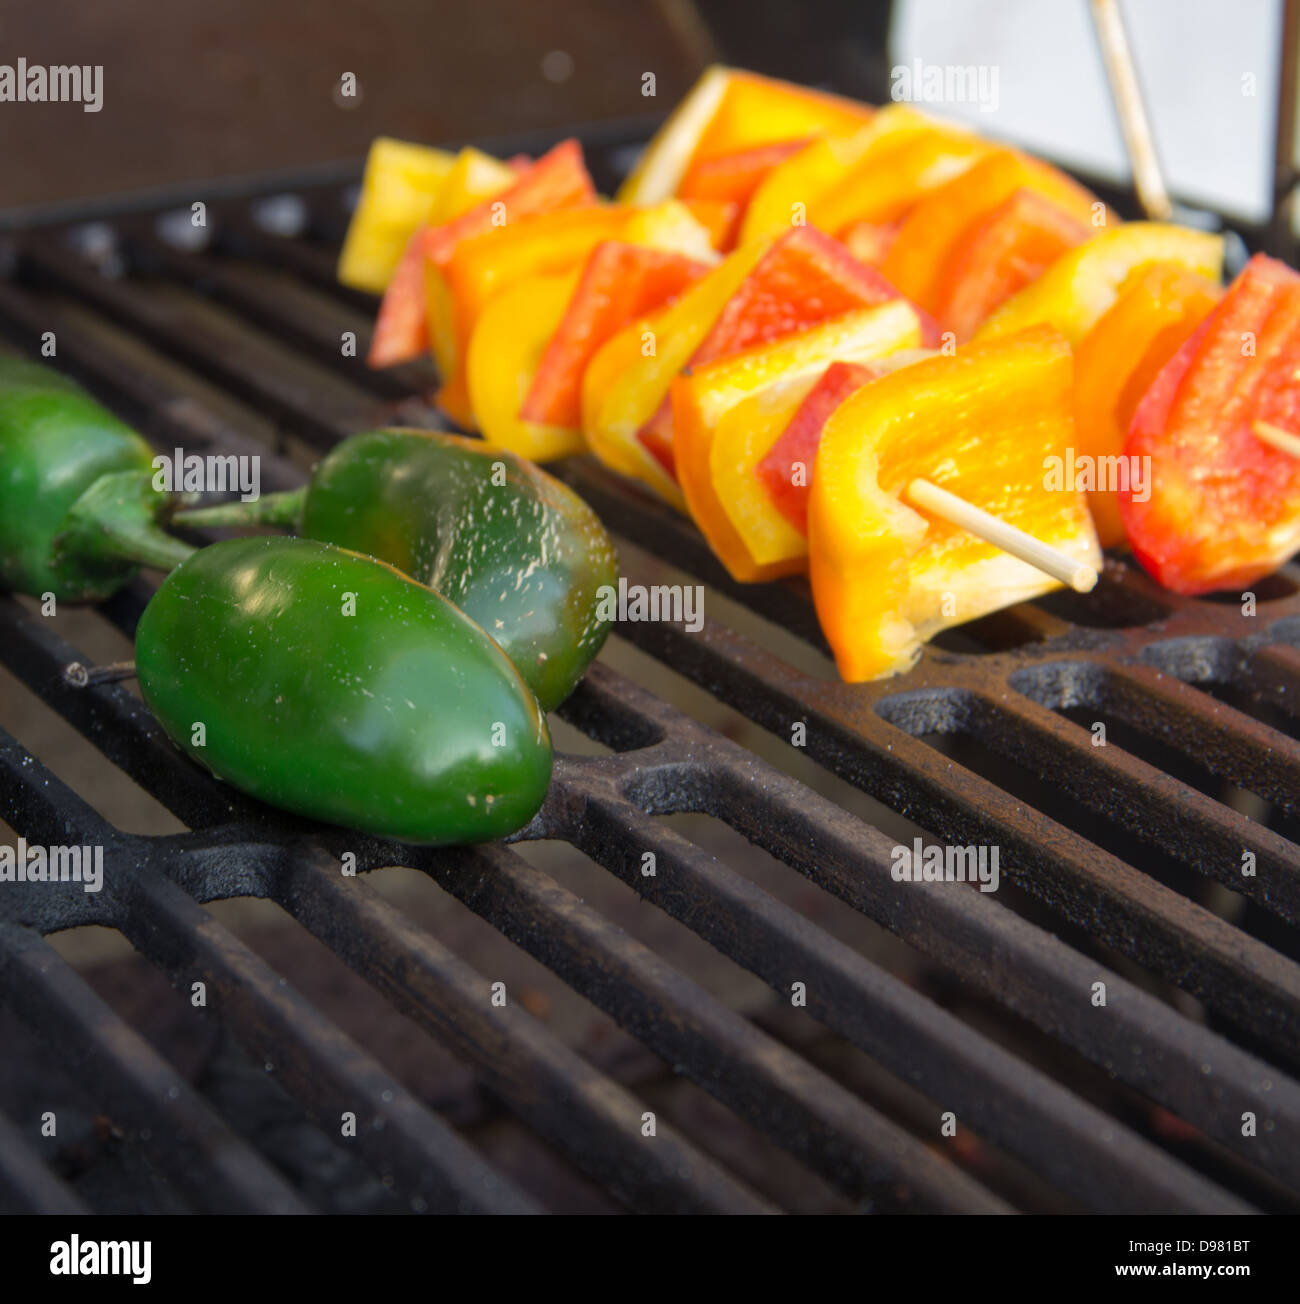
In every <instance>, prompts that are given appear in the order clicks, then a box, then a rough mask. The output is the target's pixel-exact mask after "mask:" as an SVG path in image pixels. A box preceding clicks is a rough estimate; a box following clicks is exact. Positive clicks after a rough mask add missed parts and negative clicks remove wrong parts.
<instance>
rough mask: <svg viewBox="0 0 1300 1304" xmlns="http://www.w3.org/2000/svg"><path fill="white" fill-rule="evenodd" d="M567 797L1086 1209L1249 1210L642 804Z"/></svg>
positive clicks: (629, 868)
mask: <svg viewBox="0 0 1300 1304" xmlns="http://www.w3.org/2000/svg"><path fill="white" fill-rule="evenodd" d="M568 796H569V800H570V801H571V802H572V804H573V805H574V807H575V809H580V810H581V820H582V827H581V829H576V828H575V829H573V830H571V831H570V832H571V834H572V839H573V842H574V844H575V845H577V846H579V847H580V848H581V849H582V850H583V851H585V852H586V853H587V854H588V855H590V856H592V857H593V859H597V860H598V861H600V863H602V864H604V865H605V867H606V868H607V869H610V870H612V871H613V872H614V873H616V874H618V876H619V877H620V878H622V879H623V880H624V881H625V882H627V883H628V884H629V885H630V886H632V887H634V888H635V889H636V890H637V891H638V892H640V893H641V895H642V896H644V897H645V898H646V899H647V900H649V901H652V902H653V903H654V904H655V905H657V906H659V907H660V908H661V909H663V910H666V911H667V912H668V913H669V914H671V915H672V916H673V917H674V918H676V919H679V920H681V921H682V922H683V923H686V924H688V925H689V926H690V927H691V928H693V929H694V930H695V931H696V932H698V933H699V934H700V935H701V936H702V937H704V938H705V939H706V940H707V941H709V942H711V943H712V944H713V945H714V946H716V947H717V948H718V949H719V950H720V951H722V952H723V953H724V954H725V955H728V956H730V957H731V958H732V959H733V960H736V961H737V962H738V963H740V964H743V965H744V966H745V967H746V968H747V969H749V970H751V971H752V972H754V973H756V974H758V975H759V976H760V977H762V978H763V979H764V980H765V981H766V982H768V983H769V985H770V986H771V987H772V989H773V990H774V991H776V992H778V993H779V994H781V995H783V996H785V997H788V996H789V993H790V990H791V984H792V983H794V982H803V983H805V984H806V989H807V1000H808V1009H809V1011H810V1013H811V1014H812V1015H813V1016H814V1017H815V1018H817V1019H818V1020H820V1021H821V1022H822V1023H823V1024H825V1025H826V1026H827V1027H828V1028H830V1029H831V1030H832V1031H834V1032H837V1033H839V1034H840V1035H841V1036H843V1037H845V1038H846V1039H847V1040H849V1041H850V1042H852V1043H853V1044H854V1045H855V1046H857V1047H858V1048H859V1049H860V1050H862V1051H864V1052H865V1053H866V1054H868V1055H870V1056H871V1057H872V1058H873V1059H876V1060H878V1061H879V1062H880V1063H881V1064H883V1065H884V1066H885V1067H886V1068H888V1069H889V1070H890V1071H891V1072H892V1073H894V1074H896V1075H897V1076H899V1077H901V1078H902V1079H904V1080H905V1081H907V1082H909V1083H910V1085H912V1086H915V1087H917V1088H918V1089H920V1090H922V1091H924V1092H925V1093H926V1094H927V1095H928V1096H929V1097H930V1098H931V1099H933V1100H936V1102H937V1103H939V1104H940V1105H941V1106H942V1107H944V1108H951V1109H953V1110H954V1112H956V1113H957V1115H958V1117H960V1118H962V1119H964V1120H966V1121H967V1122H968V1123H969V1124H970V1125H971V1127H973V1128H974V1129H975V1130H976V1131H977V1132H979V1133H980V1134H981V1135H982V1136H984V1137H986V1138H987V1139H988V1140H989V1141H991V1142H992V1143H993V1144H995V1145H997V1146H999V1147H1001V1148H1002V1149H1004V1150H1006V1151H1007V1152H1008V1153H1010V1154H1014V1155H1017V1156H1018V1157H1019V1158H1021V1159H1022V1160H1023V1161H1024V1162H1026V1163H1027V1164H1029V1165H1030V1166H1032V1167H1035V1168H1038V1169H1039V1170H1040V1171H1042V1172H1043V1174H1044V1176H1046V1177H1047V1178H1048V1179H1049V1180H1050V1181H1052V1182H1053V1183H1054V1184H1055V1185H1056V1186H1058V1187H1059V1188H1060V1189H1062V1190H1064V1191H1066V1192H1069V1193H1070V1194H1071V1195H1073V1196H1075V1197H1076V1198H1077V1199H1079V1200H1080V1201H1082V1202H1083V1203H1084V1204H1086V1205H1088V1206H1090V1207H1093V1208H1096V1209H1098V1210H1109V1211H1112V1212H1115V1211H1119V1210H1122V1209H1131V1210H1141V1209H1148V1210H1151V1209H1165V1210H1167V1209H1170V1208H1174V1207H1180V1208H1188V1209H1196V1210H1198V1211H1200V1212H1210V1211H1224V1210H1226V1209H1239V1208H1240V1205H1239V1203H1238V1202H1237V1201H1236V1200H1234V1199H1232V1198H1230V1197H1228V1196H1226V1195H1225V1194H1224V1193H1223V1192H1222V1191H1221V1190H1219V1189H1218V1188H1216V1187H1214V1186H1213V1185H1212V1184H1210V1183H1208V1182H1205V1181H1204V1180H1203V1179H1201V1178H1199V1177H1197V1176H1195V1175H1194V1174H1192V1173H1191V1172H1190V1171H1189V1170H1187V1169H1185V1168H1183V1167H1182V1165H1180V1164H1178V1163H1177V1162H1174V1161H1171V1160H1170V1159H1169V1158H1168V1156H1166V1155H1165V1154H1163V1153H1162V1152H1161V1151H1159V1150H1157V1149H1156V1148H1155V1147H1153V1146H1150V1145H1149V1144H1148V1143H1147V1142H1145V1141H1143V1140H1142V1139H1141V1138H1140V1137H1138V1136H1136V1135H1135V1134H1134V1133H1132V1132H1130V1131H1129V1130H1128V1129H1126V1128H1123V1127H1122V1126H1120V1125H1118V1124H1116V1123H1115V1122H1114V1121H1113V1120H1112V1119H1109V1118H1107V1117H1106V1116H1105V1115H1104V1114H1102V1113H1101V1111H1099V1110H1096V1109H1094V1108H1093V1107H1092V1106H1090V1105H1088V1104H1086V1103H1085V1102H1083V1101H1082V1100H1080V1099H1079V1098H1078V1097H1077V1096H1074V1095H1072V1094H1071V1093H1070V1092H1069V1091H1067V1090H1065V1089H1064V1088H1062V1087H1060V1086H1058V1085H1057V1084H1056V1083H1055V1082H1053V1081H1052V1080H1051V1079H1050V1078H1048V1077H1047V1076H1046V1075H1044V1074H1041V1073H1039V1072H1037V1071H1036V1070H1035V1069H1034V1068H1032V1067H1031V1066H1030V1065H1028V1064H1026V1063H1025V1062H1023V1061H1021V1060H1017V1059H1015V1058H1014V1057H1013V1056H1011V1055H1009V1054H1007V1053H1006V1052H1004V1051H1002V1050H1001V1049H1000V1048H999V1047H998V1046H997V1045H996V1044H994V1043H992V1042H989V1041H987V1040H985V1039H984V1038H982V1037H980V1036H978V1035H977V1034H974V1033H972V1032H971V1031H970V1030H969V1029H967V1028H966V1027H965V1026H964V1025H963V1024H962V1023H961V1022H960V1021H959V1020H958V1019H956V1018H955V1017H953V1016H952V1015H950V1014H948V1013H947V1012H946V1011H944V1010H943V1009H942V1008H941V1007H939V1006H938V1005H935V1004H934V1003H933V1002H931V1001H930V1000H929V999H927V998H926V997H924V996H922V995H920V994H919V993H918V992H916V991H914V990H911V989H909V988H908V987H906V986H905V985H904V984H903V983H902V982H900V981H899V980H898V979H896V978H893V977H892V976H891V975H889V974H888V973H887V972H885V971H883V970H881V969H879V968H877V967H876V966H874V965H872V964H870V963H869V962H867V961H865V960H863V959H862V957H861V956H859V955H858V954H857V953H856V952H855V951H852V950H851V949H850V948H848V947H847V946H844V945H842V944H840V943H838V942H836V941H835V940H834V939H832V938H830V937H828V936H826V934H825V933H823V932H821V931H820V930H819V929H816V928H814V927H812V926H811V925H809V924H807V923H806V921H804V920H802V919H801V918H800V917H799V916H798V915H796V914H795V913H794V912H793V911H790V910H788V909H787V908H786V907H784V906H782V905H781V904H780V903H779V902H777V901H775V900H773V899H772V898H771V897H769V896H768V895H767V894H766V893H764V892H762V891H760V890H759V889H757V888H755V887H754V886H753V885H752V884H750V883H749V882H748V881H747V880H746V879H744V878H742V877H740V876H739V875H738V874H735V873H734V872H732V871H729V870H727V869H726V867H725V866H723V865H720V864H719V863H718V862H717V861H716V860H714V859H713V858H712V857H710V856H709V855H708V854H707V853H706V852H704V851H702V850H701V849H700V848H698V847H696V846H695V845H694V844H693V843H691V842H689V841H688V840H687V839H685V838H683V837H681V836H680V835H679V834H677V833H676V832H675V831H674V830H672V829H667V828H664V827H663V826H661V825H658V824H656V823H655V822H654V821H653V820H652V819H649V818H648V817H646V816H645V815H644V814H643V813H642V812H641V811H639V810H638V809H637V808H635V807H633V806H632V805H630V803H626V802H621V801H619V800H617V799H610V798H604V797H600V796H596V797H592V796H590V795H588V793H587V792H586V791H585V790H578V791H573V792H571V793H569V794H568ZM629 832H630V834H631V841H632V843H633V845H635V846H636V847H637V848H638V851H650V852H653V853H654V855H655V858H656V875H655V878H654V879H652V880H642V879H641V875H640V873H639V868H638V863H639V857H633V858H629V856H628V854H627V850H626V843H627V841H628V840H629V839H628V834H629ZM660 866H661V867H662V872H660V871H659V867H660ZM1252 1157H1254V1156H1252Z"/></svg>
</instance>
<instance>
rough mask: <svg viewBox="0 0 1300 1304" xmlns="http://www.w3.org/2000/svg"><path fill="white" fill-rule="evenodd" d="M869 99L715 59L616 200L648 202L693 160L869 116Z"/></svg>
mask: <svg viewBox="0 0 1300 1304" xmlns="http://www.w3.org/2000/svg"><path fill="white" fill-rule="evenodd" d="M874 112H875V110H874V109H872V108H871V106H870V105H867V104H860V103H858V102H856V101H854V100H847V99H843V98H841V97H840V96H838V95H828V94H826V93H825V92H823V91H813V90H808V89H807V88H806V87H803V86H796V85H794V84H793V83H791V82H784V81H778V80H776V79H775V78H772V77H762V76H759V75H758V74H757V73H752V72H741V71H739V70H737V69H735V68H726V67H723V66H722V65H720V64H714V65H713V66H711V67H709V68H706V69H705V70H704V72H703V73H702V74H701V75H700V79H699V80H698V81H697V82H696V83H695V85H694V86H693V87H692V88H691V90H690V92H689V93H688V94H687V96H686V98H685V99H684V100H682V102H681V103H680V104H679V105H678V106H677V108H676V109H675V110H674V111H673V113H672V115H671V116H670V117H669V119H668V121H667V122H665V123H664V125H663V126H662V127H660V129H659V130H658V131H657V132H656V133H655V135H654V137H653V139H652V140H651V141H650V144H649V145H647V146H646V149H645V152H644V153H643V154H642V155H641V158H640V160H639V161H638V163H637V165H636V167H635V168H633V170H632V172H631V173H630V175H629V176H628V178H627V180H626V181H624V182H623V185H622V187H621V188H620V189H619V192H618V199H619V201H620V202H622V203H625V204H654V203H658V202H659V201H660V200H663V199H667V198H669V197H670V196H671V195H673V194H675V193H676V191H677V187H678V185H679V184H680V183H681V180H682V177H683V176H684V175H685V174H686V170H687V168H688V167H689V166H690V164H691V162H692V161H693V160H696V159H704V158H712V157H715V156H716V155H719V154H727V153H732V152H735V151H737V150H742V149H746V148H748V147H749V146H752V145H770V144H772V143H773V142H774V141H781V140H796V139H798V138H800V137H802V136H811V135H815V134H817V133H819V132H829V133H832V134H836V135H839V134H846V133H848V132H851V131H853V130H854V129H856V128H857V127H859V126H861V125H862V124H864V123H866V122H869V121H870V120H871V117H872V115H873V114H874Z"/></svg>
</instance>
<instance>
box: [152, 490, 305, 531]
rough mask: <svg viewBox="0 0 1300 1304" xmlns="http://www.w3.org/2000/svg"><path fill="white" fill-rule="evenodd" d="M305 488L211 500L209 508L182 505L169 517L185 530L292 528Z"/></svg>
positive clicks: (299, 515) (301, 504) (298, 516)
mask: <svg viewBox="0 0 1300 1304" xmlns="http://www.w3.org/2000/svg"><path fill="white" fill-rule="evenodd" d="M306 501H307V487H306V486H305V485H304V486H303V487H302V488H301V489H285V490H283V491H282V492H281V493H277V494H263V495H262V496H261V497H260V498H254V499H253V500H252V502H247V503H245V502H238V501H236V502H230V503H213V504H212V505H211V506H209V507H186V508H184V509H183V510H181V511H179V512H177V513H176V515H175V516H173V517H172V520H173V521H174V522H175V523H176V524H177V525H183V526H185V527H187V528H189V529H222V528H226V527H238V526H244V525H283V526H287V527H289V528H292V527H294V526H296V525H297V524H298V522H299V521H300V520H301V519H302V509H303V504H304V503H305V502H306Z"/></svg>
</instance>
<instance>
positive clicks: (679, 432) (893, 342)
mask: <svg viewBox="0 0 1300 1304" xmlns="http://www.w3.org/2000/svg"><path fill="white" fill-rule="evenodd" d="M920 340H921V321H920V318H919V317H918V316H917V314H916V310H915V309H914V308H913V307H912V306H911V304H909V303H908V302H907V301H906V300H904V299H891V300H890V301H889V302H887V303H883V304H880V305H878V306H877V307H874V308H864V309H860V310H857V311H854V312H849V313H845V314H843V315H842V316H840V317H834V318H832V319H831V320H830V321H826V322H823V323H821V324H820V325H817V326H813V327H810V328H808V329H807V330H804V331H801V332H799V334H797V335H789V336H786V337H785V338H783V339H780V340H778V341H776V342H775V343H774V344H769V345H764V346H763V347H761V348H757V349H750V350H747V351H746V352H744V353H737V354H734V355H732V356H730V357H726V358H719V359H718V360H717V361H716V362H711V363H708V364H706V365H705V366H703V367H694V368H692V369H691V370H690V371H689V372H687V373H683V374H682V375H680V376H678V377H677V378H676V379H675V380H674V381H673V384H672V404H673V456H674V458H675V460H676V464H677V480H678V483H679V484H680V485H681V487H682V492H683V493H684V494H685V496H686V502H687V506H688V507H689V508H690V513H691V516H692V517H693V518H694V520H695V523H696V525H698V526H699V527H700V530H701V532H702V533H703V534H704V536H705V537H706V538H707V539H708V541H709V543H710V545H711V546H712V548H713V551H714V552H715V553H717V555H718V558H719V560H720V561H721V562H722V564H723V565H724V566H726V568H727V570H728V571H729V572H730V573H731V575H732V577H733V578H735V579H737V580H741V581H757V580H767V579H773V578H775V577H776V576H777V575H785V574H791V573H793V572H795V571H798V570H801V569H802V568H803V559H802V556H800V555H794V556H788V555H787V556H785V557H783V558H781V559H780V560H779V561H777V562H775V563H772V564H764V563H760V562H759V561H758V560H757V559H756V558H755V557H754V556H753V554H752V553H751V552H750V550H749V549H748V547H746V545H745V542H744V540H743V538H742V537H741V535H740V534H739V532H738V531H737V530H736V527H735V525H734V524H733V523H732V521H731V518H730V517H729V516H728V514H727V509H726V507H725V506H724V505H723V501H722V498H721V496H720V495H719V492H718V489H717V485H716V482H715V479H714V475H715V470H716V469H717V468H716V466H715V463H714V461H713V457H712V454H713V449H714V446H715V436H716V435H717V434H718V433H719V431H720V430H721V429H722V427H723V425H724V423H725V424H727V425H728V426H729V428H730V429H733V430H734V429H738V428H740V427H742V426H745V425H749V424H762V423H763V422H764V421H765V420H766V419H767V418H768V417H769V415H770V413H771V411H772V410H773V409H776V410H777V411H778V414H779V413H782V412H785V410H786V408H787V405H788V404H789V402H790V401H791V400H793V401H794V402H795V403H796V404H797V403H798V402H799V401H800V400H802V398H803V396H804V395H805V394H806V393H807V392H808V389H809V388H810V387H811V385H812V384H813V383H815V381H816V380H817V378H818V377H819V376H820V375H821V373H822V372H823V371H824V370H825V369H826V367H827V365H828V364H829V363H831V362H834V361H836V360H840V361H846V362H867V361H870V360H871V359H873V358H879V357H883V356H885V355H886V354H888V353H892V352H894V351H895V350H896V349H910V348H915V347H917V345H919V343H920ZM773 386H777V387H779V388H777V389H776V390H775V391H774V390H773V388H772V387H773ZM788 415H793V409H791V410H790V412H789V414H788ZM788 415H787V420H788ZM730 444H731V437H730V435H725V436H724V447H727V448H729V447H730Z"/></svg>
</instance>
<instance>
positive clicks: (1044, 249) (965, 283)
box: [934, 188, 1095, 340]
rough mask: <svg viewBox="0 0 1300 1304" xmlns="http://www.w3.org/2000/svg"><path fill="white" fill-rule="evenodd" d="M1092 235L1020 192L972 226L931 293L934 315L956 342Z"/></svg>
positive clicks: (1070, 218)
mask: <svg viewBox="0 0 1300 1304" xmlns="http://www.w3.org/2000/svg"><path fill="white" fill-rule="evenodd" d="M1093 234H1095V232H1093V231H1092V230H1090V229H1089V228H1088V227H1086V226H1085V225H1084V224H1083V223H1082V222H1080V221H1079V220H1078V219H1077V218H1075V217H1073V216H1071V215H1070V214H1069V213H1067V212H1066V211H1065V210H1064V209H1062V208H1060V207H1058V206H1057V205H1056V204H1054V203H1052V201H1051V200H1050V199H1045V198H1044V197H1043V196H1042V195H1040V194H1038V193H1037V192H1036V191H1034V190H1030V189H1028V188H1022V189H1020V190H1017V191H1016V192H1015V193H1014V194H1012V195H1011V196H1010V197H1009V198H1008V199H1006V200H1004V201H1003V202H1002V203H1001V204H999V205H998V206H997V208H995V209H994V210H993V211H992V212H991V213H989V214H988V216H987V217H984V218H980V219H978V220H977V221H975V222H974V223H972V224H971V227H970V228H969V229H968V231H967V232H966V233H965V234H964V235H963V236H962V239H961V243H960V244H959V246H958V247H957V249H956V250H955V251H954V252H953V254H952V255H951V256H950V258H949V259H948V262H947V265H946V266H945V267H944V269H943V272H942V273H941V274H940V277H939V279H938V282H937V284H936V288H935V304H934V308H935V316H936V317H938V319H939V320H940V321H941V322H942V323H943V324H944V325H945V326H947V327H949V328H950V329H951V330H952V331H953V332H954V333H955V334H956V336H957V338H958V339H959V340H966V339H969V338H970V337H971V336H972V335H973V334H974V333H975V330H976V328H977V327H978V326H979V325H980V323H981V322H983V320H984V319H985V318H986V317H987V316H988V315H989V314H990V313H991V312H992V311H993V310H994V309H995V308H999V307H1001V306H1002V304H1004V303H1005V302H1006V301H1007V300H1008V299H1009V298H1011V296H1012V295H1013V294H1015V293H1016V292H1017V291H1018V290H1023V289H1024V287H1025V286H1026V285H1028V284H1029V283H1030V282H1031V281H1036V280H1037V279H1038V278H1039V277H1040V276H1041V275H1042V274H1043V272H1045V271H1046V270H1047V268H1048V267H1049V266H1050V265H1051V264H1052V263H1054V262H1055V261H1056V260H1057V259H1058V258H1059V257H1060V256H1061V255H1062V254H1063V253H1065V252H1066V250H1068V249H1073V248H1074V247H1075V246H1076V245H1081V244H1082V243H1083V242H1084V241H1085V240H1087V239H1088V237H1089V236H1090V235H1093Z"/></svg>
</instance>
